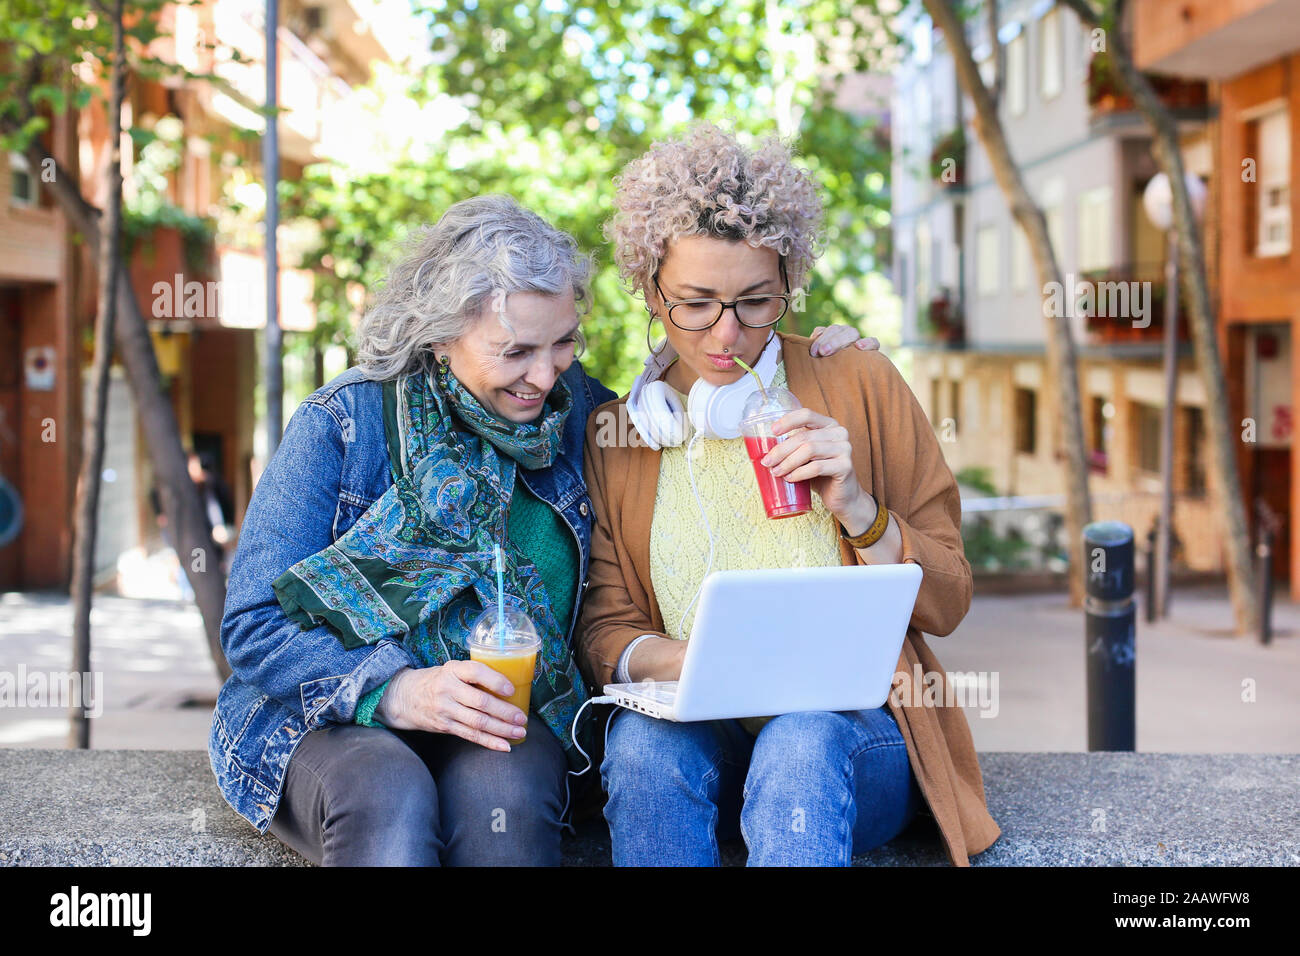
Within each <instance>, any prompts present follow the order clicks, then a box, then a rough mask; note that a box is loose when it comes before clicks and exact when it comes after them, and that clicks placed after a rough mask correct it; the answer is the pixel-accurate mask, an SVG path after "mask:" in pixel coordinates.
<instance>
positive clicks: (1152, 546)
mask: <svg viewBox="0 0 1300 956" xmlns="http://www.w3.org/2000/svg"><path fill="white" fill-rule="evenodd" d="M1159 524H1160V519H1159V518H1157V519H1156V523H1155V525H1152V526H1151V530H1150V531H1148V532H1147V599H1146V602H1145V603H1146V609H1147V610H1146V617H1147V623H1148V624H1151V623H1152V622H1154V621H1155V619H1156V526H1157V525H1159Z"/></svg>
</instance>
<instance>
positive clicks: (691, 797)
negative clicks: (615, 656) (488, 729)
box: [600, 706, 923, 866]
mask: <svg viewBox="0 0 1300 956" xmlns="http://www.w3.org/2000/svg"><path fill="white" fill-rule="evenodd" d="M600 773H601V781H602V784H603V785H604V787H605V791H606V793H608V794H609V801H608V802H607V803H606V805H605V818H606V819H607V820H608V821H609V829H610V836H611V839H612V846H613V855H614V865H615V866H717V865H718V839H719V838H722V839H726V838H729V837H731V838H734V836H736V822H737V817H739V824H740V834H739V835H741V836H743V837H744V839H745V845H746V846H747V847H748V848H749V863H748V865H750V866H848V865H849V864H850V863H851V862H852V857H853V854H854V853H863V852H865V851H867V850H870V849H872V848H873V847H877V846H880V845H881V844H883V843H886V842H888V841H889V840H891V839H893V838H894V837H895V836H896V835H897V834H898V833H899V832H900V831H901V830H902V829H903V828H904V827H905V826H907V824H908V823H909V822H910V821H911V820H912V818H913V817H914V816H915V815H916V812H917V810H918V809H920V807H921V805H922V801H923V797H922V795H921V791H920V788H919V787H918V786H917V783H916V778H915V777H914V776H913V774H912V769H911V766H910V765H909V763H908V758H907V747H906V745H905V744H904V742H903V736H902V733H901V732H900V731H899V729H898V724H897V723H896V722H895V720H894V717H893V715H892V714H891V713H890V712H889V708H888V707H887V706H885V707H881V708H879V709H878V710H863V711H849V712H844V713H829V712H825V711H822V712H813V713H800V714H785V715H783V716H780V717H775V718H773V719H772V720H770V721H768V723H767V724H766V725H765V726H764V727H763V728H762V730H761V731H760V732H759V734H758V736H757V738H755V737H753V736H751V735H750V734H749V733H748V732H747V731H746V730H745V729H744V728H743V727H742V726H741V725H740V723H739V722H738V721H735V720H718V721H700V722H697V723H675V722H673V721H668V720H656V719H655V718H653V717H646V716H645V715H643V714H638V713H636V712H635V711H630V710H626V711H622V712H620V713H619V714H618V715H617V716H616V717H615V718H614V723H613V726H612V727H611V728H610V732H609V744H608V747H607V749H606V751H605V759H604V761H603V762H602V763H601V767H600Z"/></svg>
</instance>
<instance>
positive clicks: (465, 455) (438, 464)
mask: <svg viewBox="0 0 1300 956" xmlns="http://www.w3.org/2000/svg"><path fill="white" fill-rule="evenodd" d="M433 375H434V376H436V379H435V378H433V377H431V376H430V375H429V374H428V373H418V374H412V375H408V376H404V377H402V378H400V379H398V380H397V381H395V382H386V383H384V431H385V435H386V438H387V441H388V452H389V462H390V465H391V467H392V472H393V485H392V487H391V488H389V489H388V490H387V491H386V492H385V493H384V494H383V495H382V496H381V497H380V498H379V499H378V500H377V501H375V503H374V504H373V505H371V506H370V508H369V509H367V511H366V513H365V514H364V515H362V516H361V517H360V518H359V519H358V520H357V522H356V524H354V525H353V526H352V527H351V528H350V529H349V530H348V531H347V532H346V533H345V534H344V535H343V536H342V537H340V538H339V539H338V540H337V541H335V542H334V543H333V544H332V545H330V546H329V547H327V548H325V549H324V550H323V551H320V552H318V553H317V554H314V555H312V556H311V557H308V558H305V559H303V560H302V561H299V562H298V563H297V564H295V565H294V566H293V567H291V568H290V569H289V570H288V571H286V572H285V573H284V574H282V575H281V576H280V577H279V578H277V579H276V580H275V582H274V585H273V588H274V590H275V594H276V597H277V599H278V600H279V602H280V605H281V607H283V608H284V611H285V613H286V614H287V615H288V616H289V617H290V618H291V619H293V620H296V621H298V622H299V623H300V624H301V625H302V626H303V627H304V628H307V627H315V626H318V625H320V624H326V625H328V626H329V627H330V628H331V629H333V630H334V631H335V633H336V634H337V635H338V637H339V639H340V640H341V641H342V642H343V644H344V646H346V647H349V648H351V647H358V646H361V645H363V644H374V643H376V642H378V641H381V640H384V639H388V640H394V641H399V642H401V643H402V644H403V645H405V646H406V648H407V649H408V650H410V651H411V653H412V654H413V655H414V657H415V659H416V660H417V661H419V663H420V666H422V667H436V666H438V665H441V664H445V663H446V662H447V661H449V660H468V659H469V653H468V651H467V650H466V641H467V638H468V635H469V630H470V627H471V625H472V624H473V622H474V619H475V618H476V617H478V615H479V614H480V613H481V612H482V611H483V609H484V608H486V607H487V606H489V605H495V604H496V573H495V571H494V569H493V557H494V551H495V546H496V545H498V544H500V545H501V547H502V551H503V553H504V554H505V592H506V594H505V603H506V606H507V607H509V608H512V609H514V610H518V611H522V612H523V613H525V614H527V615H528V616H529V617H530V618H531V619H532V621H533V624H534V626H535V627H536V628H537V633H538V635H539V636H540V637H541V639H542V649H541V651H540V653H539V655H538V661H537V671H536V675H535V677H534V679H533V687H532V701H531V708H532V710H533V711H534V712H535V713H537V715H538V716H539V717H541V718H542V720H543V721H545V723H546V725H547V726H548V727H550V729H551V731H552V732H553V733H554V734H555V736H556V737H557V738H558V739H559V741H560V742H561V744H563V745H564V749H565V753H566V755H567V756H568V758H569V761H570V764H571V766H573V767H575V768H576V767H580V766H582V765H583V764H584V761H582V760H581V758H580V756H579V755H578V753H577V751H576V749H575V748H574V745H573V739H572V737H571V735H570V734H571V729H572V726H573V719H574V715H575V714H576V713H577V712H578V709H579V708H580V707H581V706H582V704H583V703H584V702H585V701H586V699H587V694H586V688H585V686H584V684H583V681H582V678H581V676H580V674H579V671H578V667H577V665H576V663H575V662H574V659H573V655H572V653H571V652H570V650H569V647H568V645H567V642H566V638H567V634H566V630H565V629H564V628H562V627H561V626H560V623H559V622H557V621H556V619H555V616H554V614H553V613H552V611H551V607H550V602H549V600H548V599H547V594H546V589H545V586H544V585H543V583H542V577H541V574H540V573H539V572H538V570H537V568H536V567H535V566H534V565H532V564H531V563H529V562H528V561H527V559H526V558H524V556H523V554H522V553H521V552H520V551H519V549H518V547H516V546H514V545H512V544H511V543H510V541H509V538H508V536H507V534H506V516H507V514H508V512H509V506H510V498H511V495H512V494H513V493H514V486H515V472H516V469H517V468H519V467H524V468H529V469H535V468H543V467H546V466H548V465H550V464H551V462H552V461H553V460H554V458H555V455H556V453H557V452H558V450H559V445H560V437H561V433H562V431H563V428H564V422H565V419H566V418H567V417H568V414H569V411H570V409H571V408H572V405H573V397H572V394H571V393H570V391H569V387H568V385H567V384H566V383H565V382H564V380H563V379H557V380H556V383H555V387H554V388H553V389H552V390H551V393H550V394H549V395H548V396H547V399H546V403H545V407H544V409H543V412H542V414H541V416H540V417H539V418H537V419H536V420H535V421H532V422H528V423H525V424H518V423H514V422H509V421H504V420H502V419H499V418H496V417H495V416H493V415H492V414H491V413H490V412H488V411H487V410H486V409H485V408H484V407H483V406H482V405H481V404H480V403H479V402H478V400H477V399H475V398H474V396H473V395H472V394H470V392H469V391H468V390H467V389H466V388H465V387H464V386H463V385H462V384H461V383H460V382H459V381H457V380H456V378H455V376H454V375H453V374H452V373H451V371H450V370H449V369H446V368H442V367H439V369H438V370H437V371H436V372H435V373H433ZM592 723H593V722H592V718H591V710H590V708H588V709H587V711H586V712H585V714H584V722H583V724H582V726H580V727H579V728H578V733H579V739H580V741H582V743H583V747H584V749H586V750H587V751H588V752H590V750H591V748H590V746H589V744H590V743H591V742H592V740H591V736H592Z"/></svg>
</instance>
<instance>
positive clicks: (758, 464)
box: [740, 388, 812, 518]
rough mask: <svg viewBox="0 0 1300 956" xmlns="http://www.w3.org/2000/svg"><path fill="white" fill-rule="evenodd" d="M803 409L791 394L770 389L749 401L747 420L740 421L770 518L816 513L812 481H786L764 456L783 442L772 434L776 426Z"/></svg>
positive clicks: (782, 390)
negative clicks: (765, 460)
mask: <svg viewBox="0 0 1300 956" xmlns="http://www.w3.org/2000/svg"><path fill="white" fill-rule="evenodd" d="M799 407H800V405H799V400H798V399H797V398H795V397H794V394H793V393H791V392H790V391H789V390H787V389H784V388H768V389H766V390H765V391H763V392H755V393H754V394H753V395H751V396H750V397H749V401H748V402H746V403H745V413H744V417H743V418H742V419H741V420H740V433H741V434H742V435H744V436H745V450H746V451H747V452H749V460H750V461H751V462H752V463H753V465H754V477H755V478H757V479H758V491H759V494H761V495H762V496H763V508H764V510H765V511H767V516H768V517H769V518H789V517H791V516H792V515H801V514H807V513H808V512H809V511H812V485H811V483H810V482H809V481H808V479H804V480H803V481H794V482H790V481H786V480H785V479H784V478H778V477H776V476H774V475H773V474H772V471H771V469H769V468H767V467H766V466H765V465H764V464H763V462H762V458H763V456H764V455H766V454H767V453H768V452H769V451H771V450H772V449H773V448H775V447H776V446H777V444H778V443H779V442H780V440H781V439H779V438H778V437H777V436H775V435H773V434H772V426H773V425H775V424H776V423H777V422H778V421H780V420H781V418H782V417H783V416H784V415H785V414H786V413H787V412H791V411H794V410H795V409H796V408H799Z"/></svg>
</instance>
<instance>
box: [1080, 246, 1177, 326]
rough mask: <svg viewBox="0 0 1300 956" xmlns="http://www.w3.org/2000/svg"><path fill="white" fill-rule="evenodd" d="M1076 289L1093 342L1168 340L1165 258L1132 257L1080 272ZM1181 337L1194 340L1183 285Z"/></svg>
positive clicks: (1081, 312)
mask: <svg viewBox="0 0 1300 956" xmlns="http://www.w3.org/2000/svg"><path fill="white" fill-rule="evenodd" d="M1075 292H1076V296H1075V302H1076V309H1077V311H1076V314H1077V315H1083V316H1084V329H1085V331H1086V333H1087V337H1088V344H1090V345H1117V344H1125V343H1127V344H1156V345H1158V344H1160V343H1162V342H1164V338H1165V331H1164V329H1165V302H1166V298H1167V292H1168V286H1167V283H1166V282H1165V273H1164V266H1163V264H1159V263H1137V264H1132V263H1127V264H1123V265H1119V266H1113V267H1111V268H1109V269H1099V270H1096V271H1093V272H1084V273H1081V274H1080V276H1079V282H1078V283H1077V284H1076V286H1075ZM1089 298H1090V300H1091V301H1088V299H1089ZM1139 313H1142V314H1139ZM1178 341H1179V342H1190V341H1191V334H1190V332H1189V323H1188V322H1187V297H1186V295H1184V294H1183V292H1182V289H1181V287H1180V288H1179V295H1178Z"/></svg>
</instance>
